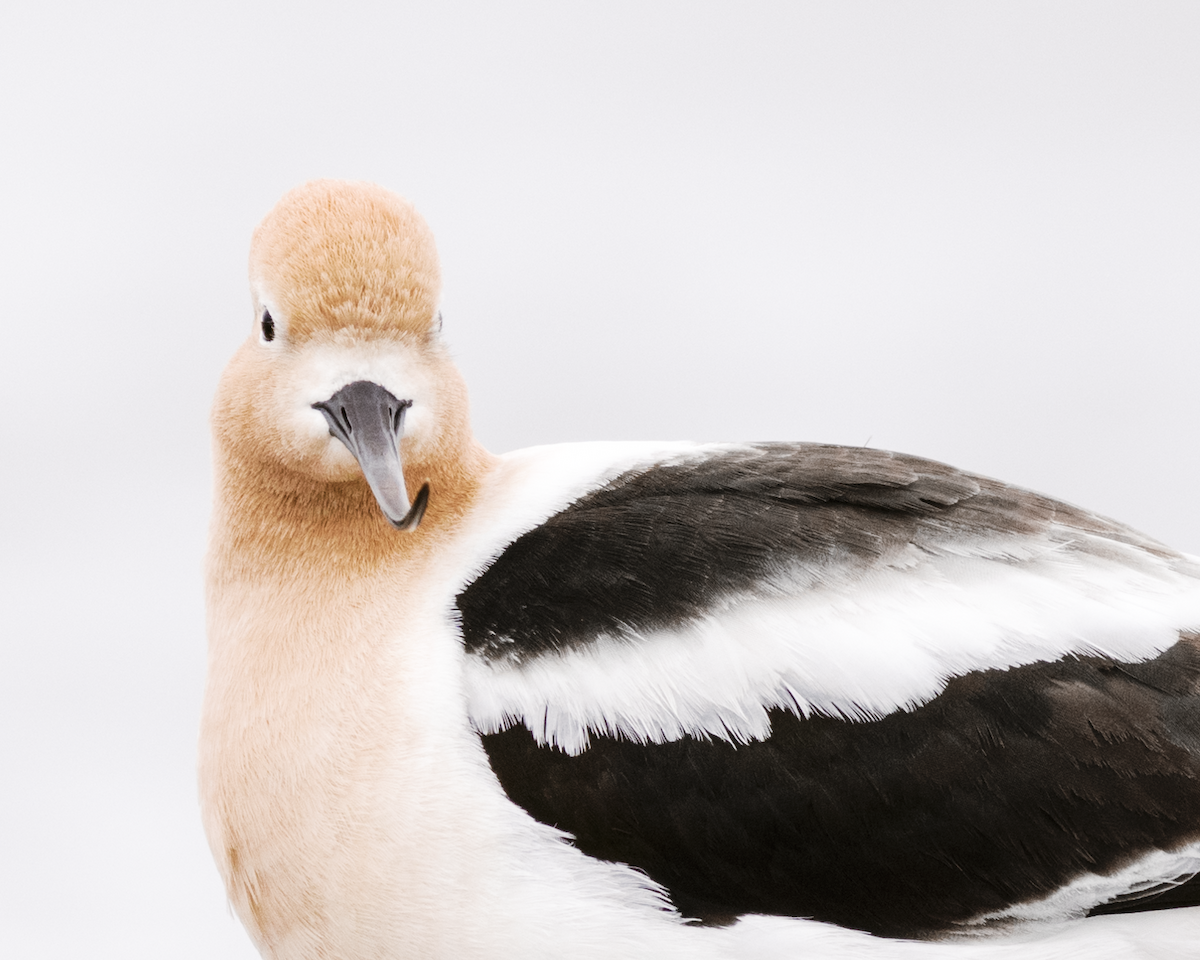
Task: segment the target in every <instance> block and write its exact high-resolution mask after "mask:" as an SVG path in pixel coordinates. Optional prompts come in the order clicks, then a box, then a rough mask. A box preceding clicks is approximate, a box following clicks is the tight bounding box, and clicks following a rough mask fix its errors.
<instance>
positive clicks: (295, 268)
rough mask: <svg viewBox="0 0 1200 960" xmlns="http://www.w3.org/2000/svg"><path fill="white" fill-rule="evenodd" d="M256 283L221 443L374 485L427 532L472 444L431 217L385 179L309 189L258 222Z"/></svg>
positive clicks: (309, 472)
mask: <svg viewBox="0 0 1200 960" xmlns="http://www.w3.org/2000/svg"><path fill="white" fill-rule="evenodd" d="M250 291H251V298H252V303H253V315H252V316H253V320H252V325H251V329H250V336H249V337H248V338H247V340H246V342H245V343H244V344H243V345H242V347H241V349H239V350H238V352H237V354H236V355H235V356H234V358H233V360H232V361H231V362H230V364H229V366H228V367H227V369H226V371H225V374H224V376H223V377H222V381H221V386H220V388H219V389H218V393H217V401H216V406H215V409H214V418H213V422H214V430H215V434H216V439H217V445H218V448H219V449H220V450H225V451H227V452H229V453H230V454H232V455H233V456H235V457H236V458H237V459H238V460H239V462H241V463H245V464H251V465H257V466H258V467H259V468H261V469H262V470H263V471H265V472H267V473H273V474H274V475H275V476H288V477H291V478H293V479H294V480H296V481H305V482H307V483H309V484H316V485H345V484H351V485H358V486H361V484H362V481H363V480H364V479H365V480H366V482H367V484H369V486H370V490H371V492H372V493H373V494H374V499H375V501H376V502H377V503H378V505H379V508H380V509H381V510H382V512H383V516H384V517H386V518H387V520H388V521H389V522H390V523H391V524H392V525H393V526H395V527H397V528H399V529H401V530H408V529H414V528H416V526H417V525H418V524H419V523H420V522H421V517H422V515H423V514H424V512H425V508H426V504H427V501H428V499H429V498H430V497H432V498H435V499H436V498H437V497H438V495H439V491H438V490H437V489H436V486H437V480H436V479H432V478H434V477H436V476H437V475H438V473H439V468H440V472H441V473H443V474H444V473H446V471H447V470H449V471H450V472H451V473H452V472H453V464H454V463H455V461H457V460H458V459H461V451H462V449H463V448H464V447H470V446H472V445H473V441H472V440H471V436H470V428H469V425H468V417H467V401H466V391H465V388H464V387H463V384H462V380H461V378H460V377H459V375H458V372H457V370H456V369H455V368H454V366H453V364H452V362H451V360H450V358H449V355H448V353H447V351H446V349H445V348H444V347H443V345H442V343H441V337H440V332H441V316H440V313H439V312H438V300H439V296H440V292H441V273H440V270H439V266H438V258H437V251H436V249H435V247H434V242H433V236H432V234H431V233H430V231H429V228H428V226H427V225H426V224H425V221H424V220H423V219H422V218H421V216H420V214H418V213H417V212H416V210H414V209H413V207H412V205H411V204H409V203H408V202H407V201H405V200H403V199H401V198H400V197H398V196H396V195H395V194H393V193H390V192H388V191H386V190H384V189H383V188H381V187H377V186H375V185H373V184H367V183H353V182H346V181H337V180H317V181H313V182H311V183H307V184H305V185H303V186H301V187H298V188H297V189H295V190H292V191H291V192H290V193H288V194H286V195H285V196H284V197H283V199H281V200H280V201H279V203H278V204H277V205H276V206H275V208H274V209H273V210H272V211H271V212H270V213H269V214H268V215H267V217H266V219H264V220H263V222H262V223H261V224H260V225H259V227H258V229H257V230H255V232H254V239H253V243H252V245H251V251H250ZM406 474H407V478H408V482H407V483H406ZM414 478H415V480H414ZM282 485H283V486H286V484H282ZM409 486H415V490H414V493H413V494H412V497H411V498H410V495H409V493H408V487H409ZM431 486H432V489H431Z"/></svg>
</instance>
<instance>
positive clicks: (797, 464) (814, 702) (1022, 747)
mask: <svg viewBox="0 0 1200 960" xmlns="http://www.w3.org/2000/svg"><path fill="white" fill-rule="evenodd" d="M250 272H251V284H252V290H253V298H254V321H253V323H254V326H253V333H252V335H251V336H250V338H249V339H248V340H247V341H246V343H245V344H243V346H242V347H241V349H240V350H239V351H238V353H237V355H236V356H235V357H234V359H233V361H232V362H231V363H230V365H229V367H228V369H227V370H226V372H225V375H224V377H223V379H222V381H221V386H220V389H219V391H218V395H217V400H216V406H215V410H214V415H213V425H214V433H215V458H216V475H215V488H216V503H215V509H214V515H213V524H212V538H211V547H210V556H209V573H208V603H209V632H210V647H211V652H210V664H209V681H208V689H207V695H206V702H205V713H204V723H203V734H202V743H201V782H202V796H203V805H204V816H205V823H206V826H207V830H208V835H209V838H210V841H211V844H212V848H213V852H214V854H215V856H216V860H217V863H218V866H219V868H220V870H221V872H222V874H223V876H224V879H225V882H226V885H227V887H228V891H229V895H230V897H231V900H232V902H233V904H234V906H235V908H236V909H237V911H238V914H239V915H240V916H241V918H242V920H243V921H244V922H245V924H246V926H247V928H248V929H249V931H250V933H251V935H252V936H253V938H254V939H255V941H256V942H257V944H258V945H259V947H260V948H261V949H262V951H263V953H264V954H266V955H267V956H270V957H275V958H317V957H322V958H323V957H331V958H332V957H336V958H339V960H352V958H368V957H369V958H382V957H407V956H413V957H453V958H468V957H503V958H517V957H522V958H523V957H572V958H575V957H605V958H608V957H622V958H623V957H654V958H656V960H663V958H669V957H688V958H697V957H718V956H719V957H765V956H780V957H782V956H806V957H851V956H853V957H858V956H864V957H866V956H870V957H876V956H878V957H909V956H914V957H915V956H934V957H936V956H947V957H950V956H958V955H960V954H961V955H965V956H976V955H980V956H1012V957H1023V958H1024V957H1058V956H1068V955H1070V956H1074V955H1080V956H1083V955H1087V956H1089V957H1098V956H1112V957H1118V956H1119V957H1127V956H1133V955H1136V950H1137V949H1139V948H1138V947H1137V941H1138V938H1139V937H1140V936H1141V934H1140V933H1129V932H1128V931H1129V930H1131V929H1133V928H1130V927H1128V926H1121V923H1122V922H1123V921H1119V920H1118V919H1117V918H1095V919H1090V920H1087V921H1085V922H1083V923H1082V924H1076V925H1074V926H1069V927H1067V928H1065V929H1064V928H1061V927H1060V926H1056V925H1055V924H1061V923H1062V922H1065V921H1070V920H1072V919H1077V918H1082V917H1084V916H1085V915H1086V914H1088V913H1089V912H1093V913H1094V912H1105V911H1112V910H1118V909H1124V908H1125V906H1127V905H1128V904H1129V903H1130V902H1134V903H1138V902H1141V903H1143V904H1144V903H1147V902H1149V903H1153V904H1154V905H1162V904H1164V903H1167V902H1179V903H1191V902H1193V901H1194V900H1195V893H1194V891H1193V889H1192V887H1190V886H1187V885H1186V884H1184V885H1182V886H1181V884H1183V882H1184V881H1186V880H1187V879H1188V878H1189V877H1191V876H1193V875H1195V874H1196V873H1197V871H1200V696H1198V694H1197V691H1198V690H1200V562H1198V561H1197V560H1196V559H1195V558H1191V557H1188V556H1185V555H1182V554H1179V553H1177V552H1175V551H1173V550H1170V549H1168V548H1167V547H1165V546H1163V545H1161V544H1159V543H1156V542H1154V541H1152V540H1150V539H1148V538H1146V537H1144V536H1142V535H1140V534H1138V533H1136V532H1135V531H1133V530H1130V529H1129V528H1127V527H1124V526H1121V525H1120V524H1117V523H1114V522H1112V521H1109V520H1106V519H1103V518H1101V517H1098V516H1095V515H1093V514H1090V513H1088V512H1086V511H1084V510H1080V509H1077V508H1074V507H1071V506H1067V505H1066V504H1063V503H1059V502H1056V501H1053V500H1050V499H1047V498H1045V497H1042V496H1039V495H1036V494H1033V493H1029V492H1027V491H1024V490H1020V489H1016V488H1014V487H1010V486H1006V485H1004V484H1002V483H998V482H996V481H993V480H988V479H985V478H982V477H977V476H972V475H969V474H966V473H963V472H960V471H958V470H955V469H953V468H951V467H947V466H944V465H942V464H939V463H933V462H930V461H927V460H922V459H918V458H916V457H910V456H904V455H900V454H893V453H885V452H881V451H877V450H872V449H861V448H843V447H831V446H819V445H809V444H718V445H693V444H578V445H563V446H554V447H543V448H535V449H530V450H523V451H519V452H517V453H512V454H509V455H506V456H503V457H495V456H492V455H491V454H489V453H487V452H486V451H485V450H483V449H482V448H481V447H480V446H479V445H478V444H477V443H476V441H475V440H474V439H473V437H472V434H471V430H470V426H469V423H468V417H467V403H466V392H465V390H464V387H463V384H462V381H461V379H460V377H459V375H458V373H457V372H456V370H455V369H454V367H453V365H452V363H451V361H450V359H449V357H448V354H447V352H446V350H445V348H444V347H443V346H442V342H441V336H440V333H441V331H440V328H441V319H440V315H439V313H438V296H439V288H440V279H439V271H438V263H437V257H436V253H435V250H434V245H433V240H432V237H431V236H430V233H429V231H428V228H427V227H426V226H425V223H424V222H423V221H422V219H421V218H420V217H419V216H418V214H417V213H416V212H415V211H414V210H413V209H412V207H411V206H410V205H409V204H407V203H406V202H405V201H403V200H401V199H400V198H398V197H396V196H394V195H393V194H391V193H388V192H387V191H385V190H383V189H381V188H378V187H375V186H370V185H366V184H354V183H344V182H333V181H319V182H314V183H310V184H308V185H306V186H303V187H301V188H299V189H297V190H295V191H293V192H291V193H289V194H288V195H286V196H285V197H284V198H283V200H282V201H281V202H280V203H279V205H278V206H277V207H276V208H275V209H274V210H273V211H272V212H271V213H270V214H269V215H268V217H267V218H266V220H265V221H264V222H263V223H262V225H261V226H260V227H259V228H258V230H257V231H256V233H255V236H254V242H253V249H252V253H251V261H250ZM1148 897H1149V898H1156V899H1151V900H1147V899H1146V898H1148ZM1130 898H1134V899H1133V901H1131V900H1130ZM1137 898H1142V899H1141V900H1140V901H1139V900H1138V899H1137ZM1114 904H1116V906H1113V905H1114ZM764 915H765V916H764ZM793 917H806V918H813V919H814V920H815V921H825V923H819V922H813V920H798V919H790V918H793ZM783 918H789V919H783ZM1165 918H1166V915H1165V914H1163V915H1161V917H1160V919H1159V920H1158V927H1157V929H1158V930H1160V931H1162V930H1169V931H1170V932H1169V934H1163V935H1162V936H1166V937H1168V939H1169V938H1170V937H1183V938H1184V939H1185V940H1187V938H1189V937H1194V936H1195V935H1197V934H1200V920H1197V919H1196V912H1191V911H1174V912H1173V915H1172V916H1171V917H1170V919H1169V920H1168V919H1165ZM687 921H692V922H687ZM834 925H836V926H834ZM1013 928H1017V929H1018V931H1019V935H1020V936H1021V937H1022V938H1023V939H1022V940H1021V942H1020V943H1014V942H1011V941H1010V940H1009V939H1004V937H1009V938H1011V937H1012V936H1013V932H1012V930H1013ZM996 931H1006V933H1005V934H1004V937H1002V938H1001V939H994V938H988V935H989V934H992V933H995V932H996ZM868 934H873V935H874V936H869V935H868ZM971 935H978V936H979V938H982V939H976V938H973V937H972V936H971ZM1029 937H1036V938H1037V939H1034V940H1030V939H1029ZM890 938H933V939H937V938H943V939H944V938H950V940H949V942H944V943H939V944H937V945H936V946H935V945H931V944H930V943H928V942H924V943H917V944H914V943H907V942H898V941H897V940H896V939H890ZM964 938H966V939H964ZM1122 938H1124V939H1122ZM1130 938H1132V940H1131V939H1130ZM1164 942H1165V941H1164V940H1162V937H1161V936H1160V937H1159V938H1158V939H1156V940H1154V941H1153V943H1151V942H1150V941H1147V943H1150V945H1151V946H1152V947H1153V948H1154V949H1155V950H1157V951H1159V952H1156V953H1152V954H1149V955H1153V956H1160V955H1163V954H1162V950H1164V949H1166V948H1165V947H1164V946H1163V943H1164ZM1195 943H1196V941H1195V940H1194V939H1192V940H1188V941H1187V944H1186V949H1187V950H1195V949H1200V946H1193V944H1195ZM1147 949H1149V947H1148V948H1147ZM1168 955H1169V954H1168ZM1179 955H1180V956H1187V955H1190V954H1188V953H1181V954H1179Z"/></svg>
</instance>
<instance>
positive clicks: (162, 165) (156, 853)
mask: <svg viewBox="0 0 1200 960" xmlns="http://www.w3.org/2000/svg"><path fill="white" fill-rule="evenodd" d="M1198 50H1200V5H1198V4H1196V3H1194V2H1178V3H1159V2H1149V0H1138V2H1128V3H1110V2H1101V0H1086V2H1079V3H1059V2H1052V0H1036V2H1031V3H1021V2H1006V3H1003V4H999V3H990V2H989V3H972V2H961V0H957V2H946V3H929V2H916V3H897V2H894V0H886V2H870V3H866V2H853V0H837V2H833V0H830V2H826V3H802V2H788V3H753V2H738V3H728V4H712V3H701V2H682V3H653V2H636V3H621V2H613V0H606V2H604V3H503V4H485V3H477V4H456V3H446V2H440V3H436V4H433V3H430V4H426V5H420V6H411V5H407V4H402V3H355V2H339V3H336V4H334V3H329V4H317V3H287V4H284V3H279V4H267V3H256V2H244V0H240V2H224V3H222V2H208V3H204V4H193V5H186V4H166V3H162V2H159V0H148V2H144V3H135V2H109V3H100V4H92V3H86V4H85V3H82V2H80V3H65V4H64V3H53V2H45V0H40V2H37V3H32V2H22V0H8V2H6V3H5V4H4V7H3V11H2V12H0V78H2V81H3V87H2V89H3V97H2V100H0V137H2V141H0V142H2V145H3V149H2V150H0V173H2V174H3V176H2V178H0V196H2V200H0V204H2V207H0V245H2V246H0V284H2V288H0V293H2V298H0V307H2V310H3V313H2V314H0V332H2V340H0V390H2V397H3V410H4V416H3V418H2V420H0V438H2V447H0V449H3V469H2V471H0V485H2V486H0V496H2V502H3V514H2V517H0V524H2V527H0V538H2V539H0V542H2V544H3V553H2V560H0V562H2V564H3V569H2V576H0V656H2V659H0V724H2V726H0V730H2V733H0V770H2V771H3V778H2V783H3V785H2V786H0V955H3V956H5V957H13V958H22V960H23V958H78V957H85V956H86V957H89V958H95V960H99V958H108V957H112V958H121V960H136V958H155V960H162V958H175V957H183V958H192V957H195V958H201V957H228V958H247V957H251V956H253V951H252V949H251V947H250V946H249V942H248V941H247V940H246V939H245V936H244V934H243V933H242V932H241V930H240V928H239V926H238V925H237V922H236V921H235V920H234V919H232V918H231V917H230V915H229V913H228V911H227V909H226V907H225V906H224V900H223V894H222V891H221V890H220V885H219V882H218V880H217V877H216V874H215V871H214V869H213V867H212V866H211V863H210V861H209V857H208V852H207V849H206V848H205V845H204V841H203V838H202V836H201V832H200V829H199V827H198V823H197V814H196V803H195V787H194V778H193V772H192V767H193V753H194V740H195V728H196V715H197V711H198V704H199V699H200V693H201V686H202V674H203V657H204V654H203V642H204V641H203V605H202V597H201V564H202V554H203V549H204V537H205V532H204V528H205V522H206V514H207V499H208V436H207V425H206V417H207V407H208V404H209V400H210V397H211V394H212V390H213V387H214V384H215V382H216V378H217V376H218V374H219V371H220V369H221V366H222V364H223V362H224V360H225V358H226V357H227V356H228V355H229V354H230V353H231V352H232V351H233V350H234V348H235V346H236V345H237V343H238V342H239V340H240V339H241V338H242V337H243V336H244V335H245V334H246V333H247V331H248V330H249V326H250V322H251V318H250V315H249V301H248V296H247V293H246V286H245V276H244V274H245V258H246V251H247V244H248V241H249V236H250V231H251V230H252V228H253V227H254V225H255V223H256V222H257V221H258V220H259V219H260V218H261V217H262V215H263V214H264V213H265V212H266V211H267V210H268V209H269V208H270V207H271V205H272V204H273V203H274V202H275V200H276V199H277V198H278V196H279V195H280V194H281V193H282V192H283V191H284V190H286V189H288V188H289V187H291V186H293V185H295V184H296V183H299V182H301V181H303V180H306V179H309V178H312V177H318V176H333V177H347V178H361V179H370V180H376V181H378V182H380V183H383V184H384V185H386V186H388V187H390V188H392V189H394V190H397V191H398V192H401V193H404V194H406V195H407V196H409V197H410V198H412V199H413V200H414V201H415V202H416V203H417V205H418V207H419V208H420V209H421V210H422V211H423V212H424V214H425V216H426V217H427V218H428V220H429V221H430V223H431V225H432V227H433V229H434V232H435V234H436V236H437V237H438V239H439V243H440V247H441V251H442V257H443V267H444V274H445V282H446V284H445V300H444V309H445V316H446V332H447V336H448V338H449V340H450V341H451V343H452V345H453V347H454V349H455V351H456V353H457V356H458V357H459V359H460V361H461V365H462V367H463V368H464V371H465V374H466V376H467V379H468V382H469V383H470V384H471V387H472V397H473V406H474V415H475V422H476V425H477V429H478V432H479V434H480V436H481V437H482V439H483V440H484V442H485V443H486V444H487V445H488V446H490V447H491V448H492V449H494V450H507V449H512V448H515V447H519V446H523V445H526V444H531V443H545V442H556V441H562V440H569V439H609V438H611V439H621V438H630V439H636V438H658V439H681V438H691V439H697V440H700V439H809V440H825V441H833V442H838V443H848V444H870V445H872V446H877V447H883V448H891V449H898V450H904V451H908V452H912V453H919V454H924V455H926V456H930V457H934V458H937V459H941V460H946V461H950V462H952V463H954V464H956V465H958V466H961V467H965V468H968V469H971V470H975V471H979V472H982V473H985V474H989V475H993V476H998V477H1001V478H1003V479H1006V480H1009V481H1012V482H1015V483H1019V484H1023V485H1026V486H1030V487H1033V488H1035V489H1038V490H1041V491H1044V492H1047V493H1051V494H1054V495H1056V496H1059V497H1062V498H1064V499H1067V500H1070V501H1073V502H1075V503H1078V504H1081V505H1084V506H1087V507H1090V508H1093V509H1095V510H1098V511H1100V512H1103V513H1106V514H1110V515H1113V516H1116V517H1118V518H1120V519H1122V520H1125V521H1127V522H1129V523H1132V524H1133V525H1135V526H1138V527H1140V528H1142V529H1144V530H1145V531H1147V532H1149V533H1151V534H1153V535H1155V536H1157V537H1159V538H1161V539H1163V540H1166V541H1167V542H1169V543H1172V544H1174V545H1176V546H1179V547H1182V548H1184V549H1189V550H1191V551H1194V552H1200V514H1198V513H1197V511H1196V510H1195V508H1194V507H1193V490H1194V487H1195V484H1196V479H1195V478H1196V475H1197V473H1198V472H1200V470H1198V468H1200V444H1198V442H1197V427H1198V425H1200V424H1198V419H1200V418H1198V416H1197V414H1198V412H1200V404H1198V403H1197V396H1198V390H1200V387H1198V385H1197V382H1196V370H1197V353H1198V348H1200V326H1198V324H1197V320H1198V319H1200V289H1198V286H1200V284H1198V270H1197V265H1198V263H1200V256H1198V255H1200V173H1198V172H1200V56H1197V51H1198Z"/></svg>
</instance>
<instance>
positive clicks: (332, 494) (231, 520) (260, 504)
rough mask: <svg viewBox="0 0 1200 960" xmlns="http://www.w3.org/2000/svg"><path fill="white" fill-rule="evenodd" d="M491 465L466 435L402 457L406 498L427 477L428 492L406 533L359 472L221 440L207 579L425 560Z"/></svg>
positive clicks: (336, 571)
mask: <svg viewBox="0 0 1200 960" xmlns="http://www.w3.org/2000/svg"><path fill="white" fill-rule="evenodd" d="M495 463H496V458H495V457H493V456H492V455H491V454H489V453H488V452H487V451H486V450H484V449H483V448H482V447H481V446H479V445H478V444H477V443H476V442H475V441H474V440H468V441H467V442H466V443H464V444H462V445H461V446H460V447H459V448H458V449H457V450H456V451H455V455H454V456H453V457H440V458H433V459H429V460H426V461H423V462H418V463H415V464H411V465H409V464H406V470H405V473H406V481H407V486H408V490H409V496H410V499H411V497H413V496H415V494H416V492H417V491H418V490H420V488H421V487H422V485H424V484H425V483H428V484H429V486H430V496H429V505H428V508H427V509H426V512H425V516H424V518H423V519H422V521H421V524H420V526H419V527H418V528H417V529H416V530H415V531H404V532H402V531H398V530H396V529H395V528H393V527H392V526H391V524H389V523H388V522H387V520H386V519H385V518H384V516H383V513H382V511H381V510H380V508H379V505H378V504H377V503H376V502H375V498H374V496H373V495H372V493H371V490H370V487H368V485H367V482H366V480H365V479H364V478H363V477H362V476H357V477H355V478H354V479H352V480H347V481H343V482H337V483H334V482H322V481H318V480H316V479H313V478H312V477H309V476H306V475H303V474H300V473H297V472H296V471H294V470H290V469H288V468H286V467H283V466H280V465H278V464H272V463H263V462H259V461H255V460H253V459H250V458H248V457H246V456H243V455H240V454H239V452H238V451H236V450H230V449H222V448H221V447H220V446H219V445H218V448H217V451H216V456H215V463H214V509H213V517H212V525H211V528H210V540H209V579H210V582H212V581H213V580H214V578H216V580H217V581H219V582H221V583H226V584H228V583H234V582H239V581H244V580H251V581H263V580H270V581H294V580H295V579H297V578H301V579H303V578H306V577H312V576H319V577H320V579H321V580H322V581H323V582H329V581H330V580H341V579H343V578H348V579H351V580H353V579H357V578H361V577H369V576H374V575H375V574H377V573H378V571H379V570H380V568H381V567H382V566H384V565H388V566H391V565H394V564H397V563H400V564H403V563H404V561H405V560H406V559H409V560H411V561H413V562H419V560H420V558H421V557H423V556H428V555H429V553H430V551H431V550H435V549H436V548H437V546H438V545H439V544H440V543H443V542H445V541H446V540H447V539H448V538H450V537H452V536H453V535H454V533H455V531H456V529H457V528H458V526H459V524H460V523H461V521H462V518H463V517H464V516H465V515H466V513H467V512H468V511H469V510H470V509H471V507H472V505H473V504H474V502H475V499H476V497H477V495H478V492H479V490H480V488H481V485H482V484H483V482H484V479H485V478H486V476H487V474H488V473H489V472H490V471H491V470H492V469H493V468H494V466H495Z"/></svg>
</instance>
